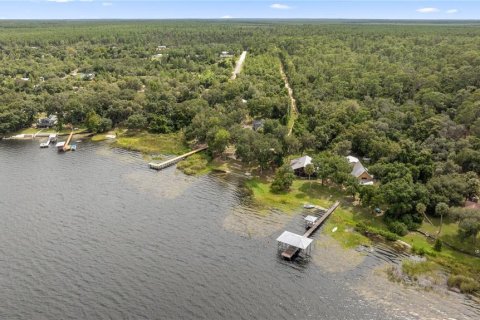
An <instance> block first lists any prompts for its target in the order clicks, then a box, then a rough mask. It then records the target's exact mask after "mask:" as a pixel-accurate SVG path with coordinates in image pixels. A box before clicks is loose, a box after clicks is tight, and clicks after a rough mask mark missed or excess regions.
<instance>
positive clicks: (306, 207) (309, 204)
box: [303, 203, 315, 209]
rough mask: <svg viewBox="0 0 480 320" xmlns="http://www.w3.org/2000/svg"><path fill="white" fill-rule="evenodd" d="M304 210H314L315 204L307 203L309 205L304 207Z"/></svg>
mask: <svg viewBox="0 0 480 320" xmlns="http://www.w3.org/2000/svg"><path fill="white" fill-rule="evenodd" d="M303 208H304V209H313V208H315V206H314V205H313V204H311V203H307V204H304V205H303Z"/></svg>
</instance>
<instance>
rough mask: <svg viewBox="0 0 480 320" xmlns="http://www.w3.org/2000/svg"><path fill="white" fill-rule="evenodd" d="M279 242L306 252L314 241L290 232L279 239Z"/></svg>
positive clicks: (285, 232)
mask: <svg viewBox="0 0 480 320" xmlns="http://www.w3.org/2000/svg"><path fill="white" fill-rule="evenodd" d="M277 241H278V242H281V243H285V244H288V245H290V246H294V247H295V248H299V249H302V250H305V249H307V248H308V246H309V245H310V244H311V243H312V242H313V239H310V238H307V237H304V236H301V235H299V234H295V233H292V232H289V231H284V232H283V233H282V234H281V235H280V237H278V238H277Z"/></svg>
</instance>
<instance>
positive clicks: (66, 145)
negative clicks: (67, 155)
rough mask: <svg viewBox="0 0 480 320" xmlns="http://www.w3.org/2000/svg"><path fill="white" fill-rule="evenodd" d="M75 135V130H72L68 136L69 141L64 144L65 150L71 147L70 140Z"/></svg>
mask: <svg viewBox="0 0 480 320" xmlns="http://www.w3.org/2000/svg"><path fill="white" fill-rule="evenodd" d="M72 137H73V130H72V132H70V135H69V136H68V139H67V142H65V145H64V146H63V151H68V150H70V149H71V146H70V141H71V140H72Z"/></svg>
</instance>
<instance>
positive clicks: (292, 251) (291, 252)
mask: <svg viewBox="0 0 480 320" xmlns="http://www.w3.org/2000/svg"><path fill="white" fill-rule="evenodd" d="M339 205H340V202H339V201H335V203H334V204H333V205H332V206H331V207H330V208H329V209H328V210H327V212H325V213H324V214H323V215H322V216H321V217H320V218H318V219H317V221H315V223H314V224H313V225H312V226H311V227H310V228H309V229H308V230H307V231H306V232H305V233H304V235H303V236H304V237H306V238H308V237H310V236H311V235H312V233H314V232H315V231H316V230H317V229H318V227H320V225H321V224H322V223H323V222H324V221H325V220H326V219H327V218H328V217H329V216H330V215H331V214H332V213H333V212H334V211H335V209H337V207H338V206H339ZM298 251H300V249H299V248H297V247H294V246H288V247H287V249H285V251H283V252H282V257H283V258H285V259H288V260H292V258H293V257H294V256H295V255H296V254H297V252H298Z"/></svg>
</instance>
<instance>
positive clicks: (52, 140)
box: [40, 134, 57, 148]
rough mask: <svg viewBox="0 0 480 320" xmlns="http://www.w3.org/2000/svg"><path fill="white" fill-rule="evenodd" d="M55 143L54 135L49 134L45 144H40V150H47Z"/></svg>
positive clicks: (55, 137)
mask: <svg viewBox="0 0 480 320" xmlns="http://www.w3.org/2000/svg"><path fill="white" fill-rule="evenodd" d="M55 141H57V135H56V134H49V135H48V140H47V142H42V143H40V148H48V147H49V146H50V144H51V143H52V142H55Z"/></svg>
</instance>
